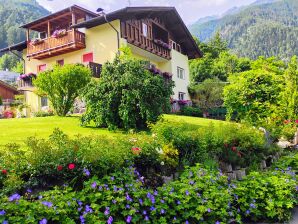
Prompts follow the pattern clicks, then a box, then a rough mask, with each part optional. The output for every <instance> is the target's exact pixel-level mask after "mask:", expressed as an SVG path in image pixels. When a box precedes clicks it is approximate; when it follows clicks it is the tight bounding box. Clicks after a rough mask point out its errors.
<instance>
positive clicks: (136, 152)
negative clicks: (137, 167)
mask: <svg viewBox="0 0 298 224" xmlns="http://www.w3.org/2000/svg"><path fill="white" fill-rule="evenodd" d="M131 150H132V153H133V154H135V155H139V154H140V153H141V151H142V150H141V149H140V148H138V147H133V148H132V149H131Z"/></svg>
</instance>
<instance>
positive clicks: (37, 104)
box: [24, 91, 41, 116]
mask: <svg viewBox="0 0 298 224" xmlns="http://www.w3.org/2000/svg"><path fill="white" fill-rule="evenodd" d="M24 95H25V100H26V104H28V105H29V106H30V107H29V108H28V109H27V116H30V114H31V113H32V112H37V111H40V109H41V101H40V97H39V96H38V95H36V94H35V93H34V92H33V91H24Z"/></svg>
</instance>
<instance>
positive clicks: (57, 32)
mask: <svg viewBox="0 0 298 224" xmlns="http://www.w3.org/2000/svg"><path fill="white" fill-rule="evenodd" d="M66 35H67V31H66V29H61V30H55V31H54V32H53V34H52V37H53V38H60V37H63V36H66Z"/></svg>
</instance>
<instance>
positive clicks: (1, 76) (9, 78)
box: [0, 71, 20, 84]
mask: <svg viewBox="0 0 298 224" xmlns="http://www.w3.org/2000/svg"><path fill="white" fill-rule="evenodd" d="M19 75H20V74H19V73H16V72H10V71H0V80H2V81H4V82H6V83H8V84H15V83H16V81H17V78H18V77H19Z"/></svg>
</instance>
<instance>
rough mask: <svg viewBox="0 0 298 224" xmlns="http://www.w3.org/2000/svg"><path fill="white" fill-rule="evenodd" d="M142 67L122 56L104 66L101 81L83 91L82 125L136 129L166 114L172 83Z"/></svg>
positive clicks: (136, 61) (137, 62)
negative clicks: (93, 124)
mask: <svg viewBox="0 0 298 224" xmlns="http://www.w3.org/2000/svg"><path fill="white" fill-rule="evenodd" d="M145 64H146V62H145V61H141V60H137V59H134V58H132V57H131V56H130V55H126V54H125V55H122V56H118V57H116V58H115V60H114V61H113V62H111V63H110V62H108V63H106V64H105V65H104V66H103V69H102V73H101V78H100V79H99V80H93V82H91V83H90V84H89V85H88V87H87V88H86V91H85V93H84V100H85V101H86V106H87V111H86V113H85V114H84V116H83V117H82V123H83V124H84V125H86V124H88V123H89V122H91V121H94V123H95V124H96V125H97V126H104V127H108V128H109V129H115V128H124V129H127V130H128V129H136V128H138V129H140V128H144V127H146V126H147V122H155V121H156V120H157V118H158V117H159V115H161V114H162V113H166V112H169V111H170V108H171V106H170V96H171V95H172V88H173V85H174V84H173V83H174V82H173V81H172V80H165V79H164V78H163V77H161V76H159V75H154V74H152V73H151V72H149V71H148V70H147V69H146V66H145Z"/></svg>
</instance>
